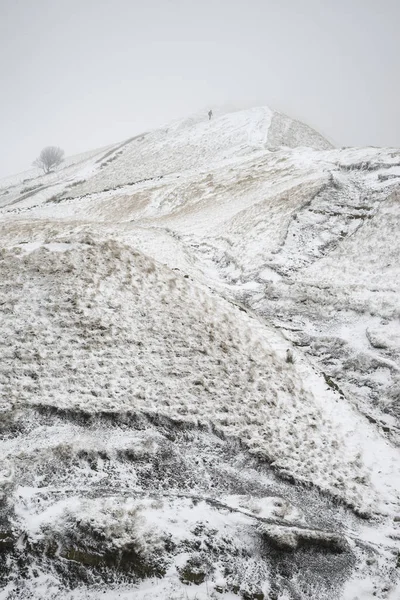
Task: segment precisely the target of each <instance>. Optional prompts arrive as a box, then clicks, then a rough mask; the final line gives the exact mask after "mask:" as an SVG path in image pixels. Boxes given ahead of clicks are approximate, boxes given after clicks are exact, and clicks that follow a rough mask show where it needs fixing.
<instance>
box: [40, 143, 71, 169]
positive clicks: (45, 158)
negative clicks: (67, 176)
mask: <svg viewBox="0 0 400 600" xmlns="http://www.w3.org/2000/svg"><path fill="white" fill-rule="evenodd" d="M63 159H64V150H61V148H58V147H57V146H47V147H46V148H43V150H42V151H41V153H40V155H39V157H38V158H37V159H36V160H35V161H34V163H33V165H34V166H35V167H39V169H43V171H44V172H45V173H50V171H51V170H52V169H53V168H54V167H58V165H59V164H60V163H62V161H63Z"/></svg>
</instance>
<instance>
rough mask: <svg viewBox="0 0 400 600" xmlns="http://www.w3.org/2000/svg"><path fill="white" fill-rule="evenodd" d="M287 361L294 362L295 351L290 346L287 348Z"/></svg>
mask: <svg viewBox="0 0 400 600" xmlns="http://www.w3.org/2000/svg"><path fill="white" fill-rule="evenodd" d="M286 362H287V363H292V362H293V352H292V351H291V349H290V348H288V349H287V350H286Z"/></svg>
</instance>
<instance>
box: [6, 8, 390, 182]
mask: <svg viewBox="0 0 400 600" xmlns="http://www.w3.org/2000/svg"><path fill="white" fill-rule="evenodd" d="M399 22H400V2H399V0H379V1H378V0H325V1H324V0H140V1H138V0H0V77H1V79H0V81H1V88H0V135H1V146H0V176H6V175H8V174H11V173H13V172H17V171H21V170H25V169H27V168H29V167H30V164H31V163H32V161H33V159H34V158H35V157H36V156H37V155H38V153H39V151H40V150H41V148H42V147H43V146H45V145H59V146H61V147H62V148H64V149H65V151H66V153H67V154H74V153H77V152H83V151H86V150H90V149H92V148H96V147H99V146H103V145H106V144H108V143H111V142H117V141H119V140H123V139H124V138H127V137H129V136H131V135H133V134H135V133H138V132H140V131H142V130H146V129H149V128H152V127H156V126H158V125H161V124H163V123H165V122H167V121H169V120H171V119H174V118H179V117H185V116H187V115H188V114H190V113H192V112H197V111H198V110H199V109H207V110H208V108H209V107H213V106H216V105H221V104H230V105H232V104H233V105H237V106H238V107H240V106H250V105H263V104H267V105H269V106H271V107H272V108H276V109H278V110H281V111H283V112H286V113H287V114H289V115H290V116H293V117H296V118H299V119H301V120H304V121H305V122H306V123H308V124H310V125H312V126H314V127H315V128H316V129H318V130H319V131H320V132H321V133H323V134H325V135H327V136H328V137H329V138H330V139H332V141H334V142H335V143H336V144H338V145H388V146H400V79H399V74H400V36H399V34H398V24H399Z"/></svg>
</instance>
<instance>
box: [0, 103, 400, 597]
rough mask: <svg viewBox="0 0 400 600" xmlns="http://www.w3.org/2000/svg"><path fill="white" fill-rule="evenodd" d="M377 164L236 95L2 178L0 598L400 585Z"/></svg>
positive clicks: (399, 488)
mask: <svg viewBox="0 0 400 600" xmlns="http://www.w3.org/2000/svg"><path fill="white" fill-rule="evenodd" d="M399 178H400V151H397V150H393V149H374V148H364V149H350V148H349V149H333V148H331V146H330V144H329V143H328V142H326V141H325V140H324V138H322V137H321V136H320V135H319V134H317V133H316V132H314V131H313V130H311V129H310V128H308V127H307V126H305V125H303V124H301V123H298V122H296V121H293V120H291V119H289V118H288V117H285V116H283V115H280V114H279V113H275V112H273V111H271V110H269V109H268V108H256V109H251V110H246V111H238V112H231V113H226V112H225V113H220V114H218V111H216V112H215V115H214V117H213V119H212V120H211V121H209V120H208V118H207V115H200V116H199V115H198V116H196V117H193V118H190V119H186V120H183V121H179V122H175V123H173V124H171V125H170V126H168V127H166V128H164V129H162V130H158V131H154V132H148V133H144V134H143V135H141V136H137V137H135V138H131V139H129V140H127V141H125V142H123V143H121V144H116V145H115V146H111V147H109V148H105V149H102V150H99V151H94V152H91V153H88V154H87V155H81V156H80V157H76V158H73V159H70V160H69V161H68V162H67V163H66V164H65V165H64V168H63V169H60V170H59V171H57V172H56V173H53V174H50V175H46V176H39V175H38V174H37V173H31V174H25V175H24V174H23V175H21V176H17V177H15V178H13V179H12V180H11V179H9V180H5V181H4V182H1V181H0V234H1V240H2V242H1V250H0V252H1V254H0V319H1V332H2V339H3V344H2V345H1V347H0V353H1V356H0V360H1V369H0V386H1V400H0V402H1V404H0V410H1V421H0V431H1V433H2V438H1V440H0V457H1V461H2V462H1V465H0V497H1V498H2V505H1V507H0V551H1V552H0V599H4V600H6V599H10V600H11V599H16V598H21V599H24V598H35V599H39V598H49V599H50V598H60V597H62V598H70V599H71V600H72V599H81V598H82V599H83V598H93V599H94V598H96V599H97V598H98V597H104V598H109V599H114V598H121V599H122V598H126V599H128V598H132V597H135V598H138V599H140V600H144V599H145V598H146V599H150V598H151V599H155V598H158V599H160V600H161V599H180V598H193V599H194V598H198V599H207V598H214V599H216V598H221V599H225V600H228V599H230V600H233V599H234V598H243V599H245V600H249V599H250V600H256V599H275V600H278V599H279V600H290V599H293V600H297V599H299V598H301V599H315V600H325V599H326V600H328V599H329V600H332V599H334V598H337V599H338V600H339V599H341V600H356V598H359V599H361V598H363V599H364V598H366V599H368V598H369V599H371V600H372V599H373V598H382V599H384V598H387V599H390V600H395V599H396V598H398V597H400V587H399V549H400V543H399V540H400V461H399V458H400V456H399V447H398V443H399V432H400V429H399V416H400V409H399V401H400V397H399V390H400V326H399V317H400V314H399V301H398V298H399V292H400V289H399V282H400V278H399V270H400V269H399V266H398V257H399V253H400V247H399V238H398V229H399V225H400V223H399V221H400V195H399V192H398V182H399V181H400V179H399Z"/></svg>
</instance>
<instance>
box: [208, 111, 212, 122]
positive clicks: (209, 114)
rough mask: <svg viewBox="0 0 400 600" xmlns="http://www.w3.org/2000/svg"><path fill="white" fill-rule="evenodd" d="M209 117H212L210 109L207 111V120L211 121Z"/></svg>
mask: <svg viewBox="0 0 400 600" xmlns="http://www.w3.org/2000/svg"><path fill="white" fill-rule="evenodd" d="M211 117H212V110H211V109H210V110H209V111H208V120H209V121H211Z"/></svg>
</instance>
